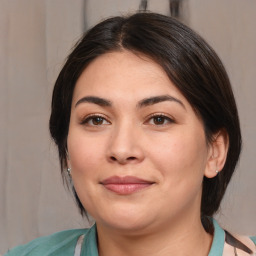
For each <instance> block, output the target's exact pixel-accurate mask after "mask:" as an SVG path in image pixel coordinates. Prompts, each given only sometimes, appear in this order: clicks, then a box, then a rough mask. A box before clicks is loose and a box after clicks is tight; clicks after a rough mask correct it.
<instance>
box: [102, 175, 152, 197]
mask: <svg viewBox="0 0 256 256" xmlns="http://www.w3.org/2000/svg"><path fill="white" fill-rule="evenodd" d="M100 184H102V185H103V186H104V187H105V188H106V189H108V190H110V191H112V192H114V193H116V194H119V195H129V194H133V193H135V192H138V191H140V190H142V189H145V188H148V187H149V186H151V185H153V184H155V182H152V181H148V180H144V179H140V178H137V177H134V176H124V177H119V176H111V177H109V178H107V179H105V180H103V181H101V182H100Z"/></svg>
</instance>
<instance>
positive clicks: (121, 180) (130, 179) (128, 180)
mask: <svg viewBox="0 0 256 256" xmlns="http://www.w3.org/2000/svg"><path fill="white" fill-rule="evenodd" d="M100 183H101V184H103V185H107V184H153V183H155V182H153V181H149V180H144V179H140V178H138V177H135V176H124V177H120V176H111V177H109V178H107V179H104V180H103V181H101V182H100Z"/></svg>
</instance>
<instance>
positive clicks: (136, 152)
mask: <svg viewBox="0 0 256 256" xmlns="http://www.w3.org/2000/svg"><path fill="white" fill-rule="evenodd" d="M139 134H140V129H139V127H138V126H137V125H135V124H134V122H132V121H131V120H128V119H126V118H123V119H122V121H120V122H119V123H118V124H116V125H115V127H114V129H113V130H112V134H111V136H110V141H109V152H108V156H109V157H110V158H111V160H115V161H118V162H121V163H126V162H127V161H140V160H141V159H142V158H143V151H142V147H141V144H140V139H139Z"/></svg>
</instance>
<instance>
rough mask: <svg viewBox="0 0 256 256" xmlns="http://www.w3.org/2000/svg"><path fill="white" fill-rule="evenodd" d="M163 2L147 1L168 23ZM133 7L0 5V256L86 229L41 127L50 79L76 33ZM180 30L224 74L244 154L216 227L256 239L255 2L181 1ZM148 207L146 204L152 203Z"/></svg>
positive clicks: (95, 1)
mask: <svg viewBox="0 0 256 256" xmlns="http://www.w3.org/2000/svg"><path fill="white" fill-rule="evenodd" d="M168 3H169V2H168V1H167V0H161V1H159V0H149V1H148V8H149V9H150V10H151V11H156V12H160V13H163V14H167V15H169V7H168ZM139 4H140V1H139V0H130V1H120V0H87V1H86V0H74V1H73V0H72V1H71V0H0V118H1V121H0V253H3V252H5V251H6V250H7V249H8V248H10V247H13V246H15V245H18V244H22V243H26V242H28V241H29V240H31V239H33V238H36V237H38V236H42V235H48V234H50V233H53V232H56V231H60V230H63V229H69V228H78V227H79V228H80V227H86V226H88V225H89V224H88V222H87V221H86V220H83V219H82V218H81V217H80V215H79V213H78V210H77V208H76V206H75V203H74V200H73V199H72V197H71V196H70V194H69V192H68V191H67V190H65V189H64V187H63V184H62V180H61V176H60V171H59V164H58V158H57V154H56V148H55V146H54V144H53V142H51V141H50V136H49V132H48V119H49V113H50V98H51V92H52V88H53V84H54V81H55V79H56V76H57V74H58V72H59V71H60V68H61V66H62V64H63V62H64V59H65V57H66V56H67V54H68V53H69V52H70V49H71V47H72V46H73V45H74V43H75V42H76V41H77V40H78V38H79V37H80V36H81V34H82V33H83V31H85V30H86V29H87V28H89V27H91V26H92V25H93V24H95V23H96V22H98V21H100V20H101V19H103V18H106V17H109V16H111V15H118V14H126V13H131V12H133V11H135V10H137V9H138V7H139ZM183 4H184V5H183V7H184V8H183V10H182V15H183V16H182V17H183V20H184V22H185V23H187V24H188V25H189V26H190V27H192V28H193V29H195V30H196V31H197V32H199V34H201V35H202V36H203V37H204V38H205V39H206V40H207V41H208V42H209V43H210V44H211V45H212V46H213V48H214V49H215V50H216V52H217V53H218V54H219V56H220V58H221V59H222V61H223V62H224V65H225V66H226V69H227V71H228V74H229V76H230V79H231V82H232V85H233V88H234V93H235V97H236V100H237V104H238V109H239V114H240V119H241V128H242V134H243V139H244V145H243V152H242V156H241V161H240V164H239V166H238V168H237V172H236V175H235V176H234V178H233V179H232V182H231V184H230V186H229V189H228V192H227V194H226V196H225V199H224V201H223V203H222V207H221V210H220V213H219V214H218V215H217V219H218V220H219V221H220V223H221V224H222V225H223V226H224V227H226V228H228V229H229V230H231V231H233V232H239V233H242V234H255V233H256V220H255V216H256V203H255V193H256V188H255V183H256V182H255V181H256V168H255V164H254V163H255V158H256V155H255V145H256V115H255V112H256V101H255V96H256V86H255V73H256V29H255V26H256V1H255V0H226V1H222V0H184V1H183ZM152 207H154V202H152Z"/></svg>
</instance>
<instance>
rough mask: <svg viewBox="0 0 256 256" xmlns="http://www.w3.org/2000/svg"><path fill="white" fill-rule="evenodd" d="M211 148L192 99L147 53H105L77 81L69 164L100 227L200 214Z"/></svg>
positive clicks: (158, 223) (161, 223) (139, 225)
mask: <svg viewBox="0 0 256 256" xmlns="http://www.w3.org/2000/svg"><path fill="white" fill-rule="evenodd" d="M210 151H211V150H209V147H208V146H207V143H206V140H205V133H204V128H203V125H202V122H201V120H200V119H199V118H198V117H197V115H196V114H195V113H194V111H193V109H192V107H191V106H190V104H189V103H188V101H187V100H186V99H185V98H184V96H183V95H182V94H181V93H180V92H179V91H178V89H177V88H176V87H175V86H174V85H173V84H172V82H171V81H170V80H169V78H168V77H167V75H166V73H165V72H164V71H163V69H162V68H161V67H160V66H159V65H158V64H156V63H155V62H153V61H152V60H150V59H148V58H146V57H145V56H141V57H139V56H136V55H134V54H133V53H131V52H128V51H122V52H113V53H108V54H104V55H102V56H100V57H98V58H97V59H95V60H94V61H93V62H92V63H91V64H90V65H89V66H88V67H87V68H86V69H85V70H84V71H83V73H82V74H81V76H80V78H79V79H78V81H77V84H76V86H75V90H74V95H73V100H72V109H71V118H70V126H69V134H68V152H69V160H68V163H69V165H70V167H71V168H72V179H73V183H74V186H75V190H76V192H77V195H78V197H79V199H80V201H81V202H82V204H83V206H84V207H85V209H86V210H87V211H88V212H89V213H90V214H91V215H92V216H93V217H94V218H95V220H96V222H97V224H98V225H101V226H104V227H110V228H112V229H113V228H115V229H119V230H140V229H143V228H150V227H151V228H154V227H166V225H174V224H175V223H181V222H182V223H184V225H185V224H186V222H187V221H190V222H191V221H193V220H194V219H195V218H198V219H199V218H200V203H201V190H202V179H203V176H204V174H205V172H206V170H207V168H208V161H209V158H210V154H211V153H210Z"/></svg>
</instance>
